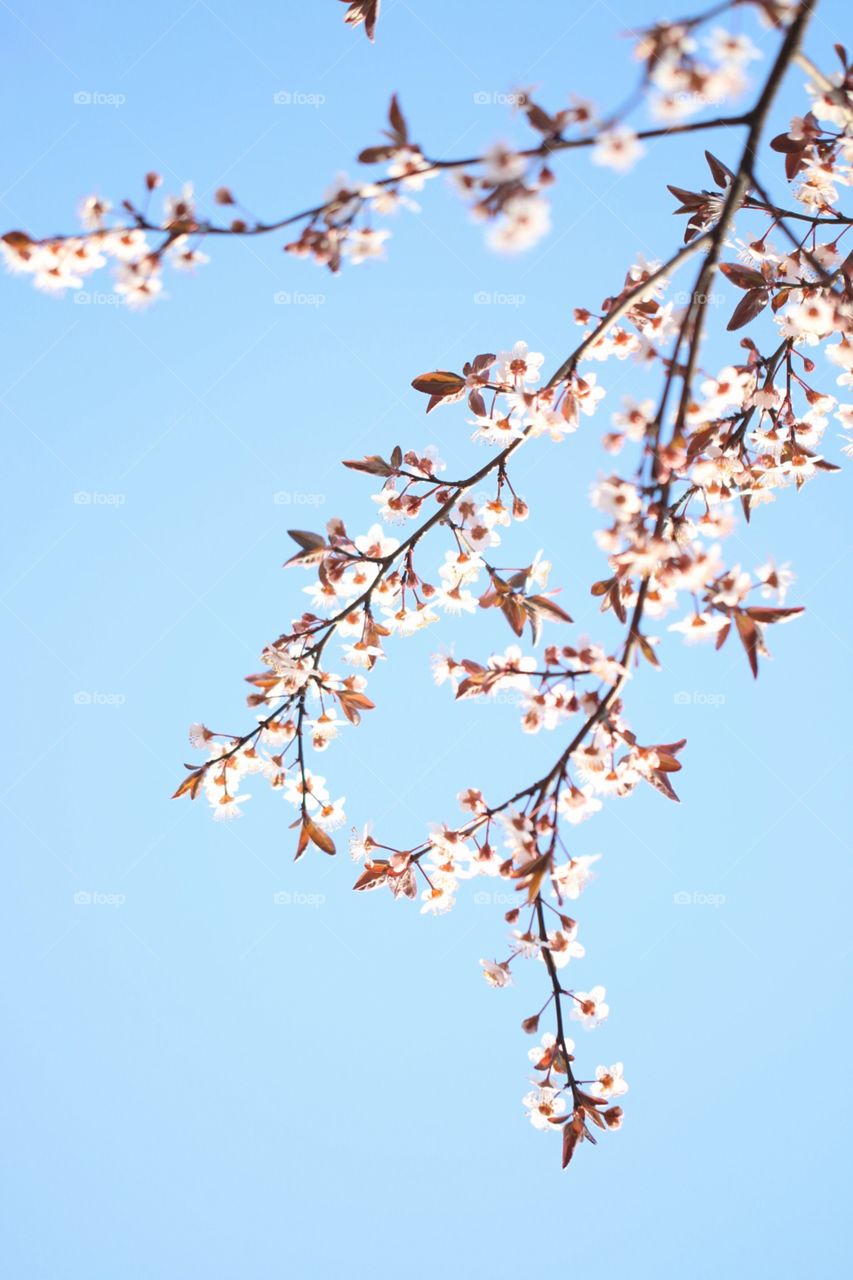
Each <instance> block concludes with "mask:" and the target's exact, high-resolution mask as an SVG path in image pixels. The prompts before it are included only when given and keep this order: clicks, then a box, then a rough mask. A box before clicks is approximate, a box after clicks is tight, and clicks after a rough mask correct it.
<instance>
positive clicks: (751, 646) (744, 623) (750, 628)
mask: <svg viewBox="0 0 853 1280" xmlns="http://www.w3.org/2000/svg"><path fill="white" fill-rule="evenodd" d="M735 626H736V627H737V632H738V635H739V636H740V642H741V644H742V645H743V647H744V650H745V652H746V656H747V658H748V659H749V666H750V670H751V671H752V674H753V675H754V676H755V677H756V678H757V677H758V645H759V640H760V637H759V634H758V627H757V626H756V625H755V622H754V621H753V620H752V618H750V617H749V615H748V614H746V613H742V612H741V610H740V609H737V610H736V611H735Z"/></svg>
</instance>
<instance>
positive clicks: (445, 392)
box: [412, 369, 465, 400]
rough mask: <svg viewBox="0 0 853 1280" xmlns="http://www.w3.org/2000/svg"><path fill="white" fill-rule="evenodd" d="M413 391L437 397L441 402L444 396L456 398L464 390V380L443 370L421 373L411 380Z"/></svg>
mask: <svg viewBox="0 0 853 1280" xmlns="http://www.w3.org/2000/svg"><path fill="white" fill-rule="evenodd" d="M412 386H413V387H414V388H415V391H422V392H423V394H424V395H427V396H437V397H438V398H439V399H440V400H443V399H444V398H445V396H456V395H458V394H459V392H460V391H463V390H464V389H465V379H464V378H463V377H462V376H461V374H458V373H448V372H447V371H446V370H443V369H435V370H433V372H432V373H421V374H419V375H418V377H417V378H413V379H412Z"/></svg>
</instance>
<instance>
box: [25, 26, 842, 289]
mask: <svg viewBox="0 0 853 1280" xmlns="http://www.w3.org/2000/svg"><path fill="white" fill-rule="evenodd" d="M735 2H736V0H733V6H734V3H735ZM760 8H761V10H762V13H763V16H764V17H765V19H767V20H768V21H770V22H771V23H772V24H774V25H779V24H781V23H782V22H783V21H784V20H785V12H784V10H785V6H784V5H783V4H781V3H772V2H770V0H768V2H767V3H762V4H761V5H760ZM378 11H379V0H354V3H352V4H350V5H349V8H348V10H347V15H346V21H347V22H349V23H351V24H355V25H358V24H360V23H364V24H365V26H366V30H367V32H368V35H369V36H370V38H371V39H372V38H373V33H374V29H375V25H376V21H377V17H378ZM716 12H717V10H716V8H715V9H714V10H711V11H709V13H707V14H704V15H699V16H698V17H696V18H695V19H692V20H691V21H689V22H682V23H675V24H672V23H658V24H656V25H655V26H653V27H651V28H648V29H647V30H643V31H640V32H637V33H636V37H637V43H636V46H635V55H636V57H637V59H638V60H639V61H640V62H641V64H642V67H643V72H642V81H641V84H640V89H641V90H646V91H647V92H648V91H650V90H654V93H653V94H651V95H650V97H649V102H650V106H651V111H652V114H653V116H654V117H655V118H657V119H659V120H661V121H664V122H665V128H663V129H662V128H652V129H648V130H644V131H640V132H637V131H636V130H635V129H633V128H632V127H631V126H630V125H629V124H628V123H627V122H626V121H625V120H624V119H623V118H622V117H621V116H616V117H610V118H605V117H604V116H602V115H601V114H600V113H599V112H598V111H597V110H596V108H595V106H594V105H593V104H592V103H590V102H587V101H582V100H580V99H573V100H572V102H571V105H569V106H568V107H565V108H558V109H557V110H553V111H548V110H546V109H545V108H544V107H542V106H541V105H539V104H538V103H536V102H534V101H533V100H532V98H531V97H530V94H529V92H527V91H526V90H520V91H518V92H517V93H514V94H512V95H510V97H511V99H512V101H513V102H514V104H515V107H516V108H517V109H518V110H519V111H521V112H522V113H523V115H524V116H525V118H526V120H527V122H528V124H529V125H530V127H531V128H532V130H533V132H534V136H535V144H534V145H532V146H529V147H524V148H517V147H512V146H510V145H508V144H504V143H496V144H494V145H493V146H492V147H490V148H488V149H487V150H486V151H485V152H484V153H483V154H482V155H479V156H475V157H473V158H472V159H470V160H442V159H431V158H428V157H427V156H426V155H425V154H424V152H423V150H422V148H421V147H420V145H419V144H418V143H416V142H414V141H413V140H412V138H411V136H410V131H409V127H408V124H407V122H406V119H405V116H404V115H403V112H402V110H401V108H400V104H399V102H398V100H397V97H396V95H395V96H393V97H392V98H391V104H390V108H389V111H388V128H387V129H386V130H385V141H383V142H382V143H380V144H379V145H376V146H369V147H366V148H364V149H363V150H362V151H361V152H360V154H359V156H358V159H359V161H360V163H362V164H364V165H368V166H371V165H378V164H384V165H386V166H387V168H386V172H385V175H384V176H383V177H381V178H379V179H378V180H377V181H374V182H363V181H353V180H351V179H350V178H349V177H348V176H347V175H345V174H341V175H338V177H337V178H336V179H335V180H334V181H333V182H332V184H331V185H330V187H329V188H328V189H327V191H326V192H325V193H324V196H323V199H322V201H321V203H320V204H318V205H317V206H316V207H315V208H313V209H308V210H306V211H304V212H302V213H299V214H294V215H291V216H289V217H284V218H280V219H278V220H274V221H268V222H265V221H262V220H260V219H258V218H256V217H255V216H254V215H252V214H251V213H249V212H248V211H247V210H246V209H244V208H243V207H242V206H241V205H240V204H239V202H238V201H237V200H236V199H235V197H234V195H233V194H232V192H231V191H230V190H229V189H228V188H227V187H220V188H218V189H217V190H216V191H215V193H214V195H213V203H214V204H215V205H217V206H221V207H224V208H226V209H228V210H229V211H230V218H229V220H228V221H226V222H222V223H217V222H214V221H213V220H211V218H210V217H208V216H207V215H206V214H203V213H202V211H201V209H200V207H199V204H198V201H197V200H196V198H195V197H194V194H193V190H192V187H191V186H190V185H187V186H185V187H184V189H183V191H182V192H180V193H179V194H177V195H170V196H166V197H165V199H164V200H163V203H162V208H161V210H160V213H159V216H156V215H155V212H154V211H153V210H152V208H151V198H152V194H153V193H154V192H155V191H156V190H157V188H159V187H160V186H161V185H162V179H161V177H160V175H159V174H157V173H148V174H146V175H145V180H144V198H143V199H142V201H141V202H139V203H136V202H134V201H132V200H130V199H124V200H122V201H121V204H120V208H119V209H118V210H114V209H113V208H112V206H111V204H110V203H109V201H107V200H105V199H103V198H101V197H100V196H95V195H92V196H89V197H88V198H87V199H86V200H85V201H84V202H83V204H82V206H81V210H80V217H81V223H82V227H81V230H80V231H79V232H78V233H76V234H71V235H62V236H51V237H46V238H44V239H36V238H34V237H33V236H31V235H29V234H28V233H27V232H24V231H9V232H7V233H6V234H5V235H4V236H2V237H0V252H2V254H3V258H4V261H5V263H6V266H7V267H8V269H9V270H11V271H13V272H15V273H20V274H26V275H30V276H31V277H32V278H33V281H34V284H35V285H36V287H37V288H38V289H41V290H44V291H46V292H51V293H60V294H61V293H63V292H64V291H66V290H69V289H71V290H79V289H83V288H84V285H85V282H86V280H87V279H88V277H89V276H91V275H92V273H93V272H95V271H98V270H99V269H101V268H103V267H105V266H107V265H108V264H112V265H113V266H114V267H115V283H114V289H115V293H116V295H117V297H118V298H119V299H120V300H123V301H125V302H126V303H127V304H128V305H129V306H130V307H134V308H139V307H144V306H147V305H148V304H149V303H151V302H152V301H154V299H156V298H157V297H158V296H159V295H160V294H161V293H162V289H163V274H164V273H163V268H164V267H165V266H166V265H169V266H173V267H176V268H178V269H181V270H188V269H192V268H194V267H196V266H198V265H200V264H202V263H205V262H207V261H208V258H207V255H206V254H205V253H204V252H203V251H202V249H201V247H200V246H201V244H202V243H204V242H205V241H206V239H207V238H208V237H210V236H212V235H215V236H247V235H252V236H254V235H265V234H268V233H271V232H275V231H279V230H281V229H283V228H287V227H290V226H294V225H297V226H299V234H298V235H297V236H296V238H294V239H293V240H290V241H288V242H287V243H286V244H285V245H284V250H285V252H287V253H289V254H292V255H295V256H297V257H302V258H310V259H312V260H313V261H314V262H316V263H318V264H319V265H321V266H324V267H327V268H328V269H329V270H331V271H332V272H337V271H339V270H340V268H341V266H342V264H343V263H344V261H348V262H350V263H352V264H358V263H361V262H364V261H367V260H369V259H375V258H383V257H384V255H385V245H386V241H387V240H388V239H389V237H390V235H391V232H390V229H389V228H388V227H377V226H375V225H373V223H374V220H375V218H376V217H386V216H388V215H391V214H394V213H396V212H397V211H398V210H400V209H408V210H411V211H417V210H418V205H417V204H416V203H415V202H414V201H413V200H412V198H411V195H410V193H411V192H413V191H420V190H421V189H422V188H423V187H424V185H425V183H426V181H427V180H428V179H430V178H434V177H437V176H438V175H439V174H440V173H442V172H448V173H449V175H450V178H451V181H452V183H453V185H454V187H455V188H456V189H457V191H459V192H460V193H461V194H462V196H463V197H464V198H465V200H466V201H467V202H468V204H469V206H470V210H471V213H472V216H473V217H474V218H475V219H477V220H478V221H484V222H486V223H487V224H488V230H487V241H488V244H489V245H490V246H491V247H492V248H494V249H498V250H502V251H517V250H523V249H527V248H529V247H531V246H532V245H534V244H536V243H537V241H539V240H540V239H541V238H542V237H543V236H545V235H547V234H548V232H549V231H550V228H551V210H550V205H549V202H548V198H547V191H548V188H549V187H550V186H551V185H552V184H553V183H554V181H555V174H554V171H553V169H552V167H551V165H550V159H551V157H552V155H553V154H554V153H556V152H559V151H562V150H567V149H576V148H589V149H591V158H592V160H593V163H595V164H598V165H602V166H605V167H607V168H610V169H613V170H615V171H617V172H623V171H625V170H627V169H629V168H630V167H631V166H632V165H633V164H634V163H635V162H636V161H637V160H638V159H639V158H640V157H641V156H642V154H643V142H642V139H643V138H646V137H658V136H660V134H661V133H662V132H666V131H667V129H669V130H673V129H674V130H676V131H677V130H678V128H679V127H688V128H690V127H692V126H690V125H688V126H679V125H678V124H677V123H676V122H677V121H678V120H680V119H682V118H684V117H687V116H689V115H692V114H694V113H695V112H696V111H697V110H701V109H703V108H704V107H707V106H715V107H716V106H720V105H721V104H722V103H724V102H725V101H727V100H729V99H734V98H736V97H738V96H739V95H740V94H741V93H742V92H743V90H744V88H745V86H746V77H745V68H746V67H747V66H748V64H749V63H750V62H751V61H753V59H755V58H756V57H758V56H759V55H758V52H757V50H756V48H755V46H754V45H753V44H752V42H751V41H750V39H749V38H748V37H747V36H745V35H741V34H735V33H732V32H729V31H727V30H724V29H723V28H715V29H714V30H713V31H712V32H711V33H710V35H708V36H707V37H704V38H703V39H702V47H703V49H704V51H705V52H706V53H707V54H708V55H709V57H710V62H703V61H702V60H701V59H700V58H699V56H698V53H697V49H699V44H700V41H699V36H698V32H699V29H700V28H701V27H703V25H704V24H705V23H707V22H708V21H709V20H710V18H711V17H712V16H713V15H714V14H715V13H716ZM816 92H817V91H816ZM814 111H815V112H816V113H817V115H818V117H819V118H820V119H825V120H830V121H833V120H834V118H835V122H837V117H838V116H839V115H843V112H842V110H841V108H839V107H838V105H837V103H836V102H835V100H834V97H833V96H832V95H830V96H827V95H826V94H819V95H818V98H817V102H816V104H815V108H814ZM821 111H822V112H823V114H822V115H821V114H820V112H821ZM833 113H834V117H833ZM737 120H738V118H737V117H735V118H733V121H734V122H735V123H736V122H737ZM722 122H724V118H721V119H720V120H717V121H714V120H709V121H707V127H713V126H714V125H715V124H719V123H722ZM725 122H728V123H731V122H732V120H727V121H725ZM702 127H706V125H705V123H704V122H703V125H702ZM798 128H799V132H798V133H796V134H794V135H792V138H793V141H794V142H796V143H802V147H803V151H804V154H805V153H806V152H811V151H813V150H814V149H815V148H818V149H821V159H820V160H819V161H815V163H813V164H811V163H810V164H806V163H804V165H803V175H802V178H801V187H802V188H803V190H804V191H811V192H812V193H813V194H814V193H815V192H818V191H820V190H822V189H825V187H826V181H827V179H826V177H825V176H821V169H822V167H823V166H824V161H823V155H824V153H825V151H826V148H827V146H828V145H829V143H828V139H827V135H826V134H822V133H821V130H820V128H819V126H818V125H817V120H816V119H815V117H814V115H812V114H811V113H810V115H809V116H807V117H806V118H805V120H804V121H803V122H800V125H799V126H798ZM837 180H843V179H837Z"/></svg>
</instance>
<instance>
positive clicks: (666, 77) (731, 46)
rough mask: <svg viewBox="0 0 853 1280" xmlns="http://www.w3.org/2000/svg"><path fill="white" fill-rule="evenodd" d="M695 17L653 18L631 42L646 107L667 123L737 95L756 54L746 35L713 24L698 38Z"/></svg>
mask: <svg viewBox="0 0 853 1280" xmlns="http://www.w3.org/2000/svg"><path fill="white" fill-rule="evenodd" d="M698 25H699V24H698V23H697V22H680V23H658V24H656V25H655V26H653V27H650V28H649V29H648V30H646V31H644V32H643V33H642V34H641V36H640V39H639V41H638V43H637V44H636V45H635V47H634V56H635V57H636V58H637V59H638V60H639V61H640V62H642V63H643V67H644V69H645V73H646V76H647V78H648V83H649V85H650V87H651V88H652V90H653V92H652V93H650V95H649V109H650V111H651V113H652V115H653V116H655V117H656V118H657V119H658V120H661V121H663V122H665V123H667V124H671V123H673V122H674V121H677V120H683V119H685V118H687V117H688V116H692V115H695V113H696V112H697V111H702V110H703V109H704V108H706V107H708V106H719V105H720V104H721V103H723V102H725V101H726V99H728V98H737V97H739V96H740V95H741V94H742V93H743V92H744V90H745V89H746V87H747V76H746V69H747V67H748V66H749V64H750V63H751V62H753V61H754V60H756V59H757V58H760V57H761V54H760V52H759V51H758V49H757V48H756V47H755V45H754V44H753V42H752V41H751V40H750V38H749V36H747V35H743V34H735V33H733V32H731V31H726V30H724V29H723V28H722V27H715V28H714V29H713V30H712V31H711V32H710V33H709V34H708V35H707V36H705V37H704V39H700V38H699V37H698V35H697V34H696V32H697V27H698Z"/></svg>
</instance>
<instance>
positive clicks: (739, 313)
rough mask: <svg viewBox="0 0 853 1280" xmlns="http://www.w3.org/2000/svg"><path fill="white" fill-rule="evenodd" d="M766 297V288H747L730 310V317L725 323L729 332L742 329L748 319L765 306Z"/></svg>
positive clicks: (751, 318)
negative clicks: (731, 310)
mask: <svg viewBox="0 0 853 1280" xmlns="http://www.w3.org/2000/svg"><path fill="white" fill-rule="evenodd" d="M768 297H769V295H768V292H767V289H766V288H763V289H749V290H748V291H747V292H746V293H745V294H744V295H743V297H742V298H741V300H740V302H739V303H738V304H737V306H736V307H735V309H734V311H733V312H732V318H731V320H730V321H729V323H728V324H727V325H726V328H727V329H728V330H729V332H732V331H733V330H735V329H742V328H743V326H744V325H745V324H749V322H750V320H754V319H755V317H756V316H757V315H759V314H760V313H761V312H762V311H763V310H764V308H765V307H766V306H767V302H768Z"/></svg>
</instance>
